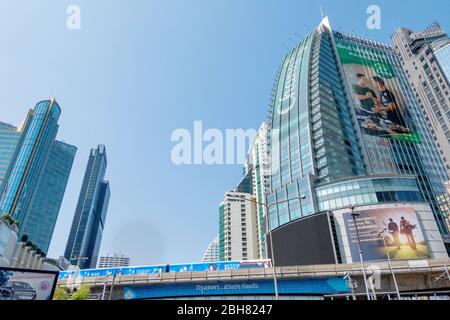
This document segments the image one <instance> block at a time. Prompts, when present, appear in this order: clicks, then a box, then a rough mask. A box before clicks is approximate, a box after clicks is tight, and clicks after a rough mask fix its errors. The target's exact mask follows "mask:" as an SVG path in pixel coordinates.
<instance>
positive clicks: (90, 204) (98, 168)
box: [64, 145, 110, 269]
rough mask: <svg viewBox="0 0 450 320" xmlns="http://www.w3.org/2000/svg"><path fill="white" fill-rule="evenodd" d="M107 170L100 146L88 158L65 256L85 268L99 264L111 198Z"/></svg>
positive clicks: (101, 146)
mask: <svg viewBox="0 0 450 320" xmlns="http://www.w3.org/2000/svg"><path fill="white" fill-rule="evenodd" d="M106 167H107V158H106V150H105V146H103V145H99V146H98V147H97V148H96V149H92V150H91V153H90V155H89V161H88V164H87V168H86V172H85V175H84V179H83V185H82V187H81V192H80V196H79V198H78V204H77V208H76V211H75V216H74V219H73V222H72V227H71V229H70V234H69V239H68V242H67V246H66V250H65V254H64V256H65V258H66V259H67V260H69V261H70V262H71V263H72V264H76V265H78V266H79V267H80V268H83V269H85V268H95V266H96V265H97V259H98V253H99V250H100V244H101V240H102V236H103V228H104V226H105V220H106V214H107V211H108V204H109V198H110V189H109V182H108V181H105V173H106Z"/></svg>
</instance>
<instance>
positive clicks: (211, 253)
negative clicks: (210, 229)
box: [202, 236, 220, 263]
mask: <svg viewBox="0 0 450 320" xmlns="http://www.w3.org/2000/svg"><path fill="white" fill-rule="evenodd" d="M218 261H220V254H219V236H217V237H216V238H214V240H213V241H211V242H210V244H209V245H208V248H207V249H206V251H205V253H204V254H203V258H202V262H205V263H207V262H218Z"/></svg>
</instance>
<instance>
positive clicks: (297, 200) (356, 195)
mask: <svg viewBox="0 0 450 320" xmlns="http://www.w3.org/2000/svg"><path fill="white" fill-rule="evenodd" d="M422 117H423V115H422V114H421V112H420V108H419V106H418V104H417V102H416V101H415V99H414V96H413V94H412V91H411V89H410V87H409V86H408V83H407V79H406V76H405V74H404V72H403V70H402V67H401V63H400V60H399V57H398V56H397V55H396V53H395V52H394V51H393V50H392V49H391V47H389V46H387V45H384V44H382V43H378V42H374V41H370V40H365V39H360V38H357V37H354V36H351V35H344V34H341V33H338V32H333V31H332V30H331V28H330V25H329V22H328V19H327V18H325V19H324V20H323V21H322V23H321V24H320V26H319V27H318V28H317V29H316V30H314V31H313V32H312V33H311V34H310V35H308V36H307V37H306V38H305V39H304V40H303V41H302V42H301V43H299V44H298V45H297V46H296V47H295V48H294V49H292V50H291V51H290V52H289V53H288V54H287V56H286V58H285V59H284V61H283V64H282V66H281V68H280V71H279V74H278V76H277V81H276V85H275V88H274V92H273V101H272V104H271V115H270V117H269V125H270V150H271V167H272V176H271V188H270V192H269V194H268V195H267V203H268V205H269V208H270V210H269V225H270V228H271V230H278V231H279V230H281V229H283V228H284V227H287V228H286V230H287V229H288V228H291V227H292V224H294V223H296V222H301V221H303V220H305V219H306V218H307V217H310V216H313V215H314V214H318V213H323V212H330V211H333V210H339V209H342V208H350V207H355V206H368V205H379V204H396V203H402V204H404V203H406V204H407V203H427V204H428V205H429V206H430V207H431V211H432V214H433V215H434V218H435V220H436V222H437V225H438V228H439V231H440V233H441V234H442V235H444V236H446V235H447V233H448V229H447V223H446V221H445V217H446V213H444V212H441V211H440V210H439V206H438V204H437V201H436V197H437V196H439V195H440V194H442V193H444V192H445V189H444V185H443V182H444V181H446V180H448V175H447V172H446V170H445V166H444V164H443V162H442V160H441V158H440V156H439V153H438V150H437V148H436V145H435V144H434V142H433V140H432V138H431V135H430V132H429V129H428V128H427V127H426V126H425V125H424V121H423V118H422ZM328 220H329V223H328V225H329V226H330V232H329V233H330V243H331V244H332V245H333V246H335V247H339V245H340V244H341V242H342V241H340V240H339V239H338V238H339V236H343V235H344V233H345V232H344V231H342V230H339V228H337V230H336V229H334V228H333V225H334V223H335V221H332V220H333V216H331V218H329V219H328ZM309 221H311V220H309ZM297 233H298V232H297ZM282 234H283V232H278V236H277V239H276V240H277V241H278V242H279V243H280V244H282V243H283V241H285V244H284V247H283V249H282V251H283V250H285V248H286V246H288V245H290V246H295V245H296V244H292V243H290V242H292V239H293V238H292V237H291V236H288V235H286V236H285V237H284V238H283V236H282ZM274 239H275V235H274ZM288 242H289V243H288ZM441 242H442V240H441ZM316 249H317V250H320V249H321V248H320V246H318V247H317V248H316ZM342 250H344V249H343V248H341V251H342ZM337 251H339V250H337ZM334 256H335V259H334V260H335V261H337V262H340V261H342V259H341V257H340V253H339V252H337V253H336V252H335V253H334ZM344 260H345V259H344Z"/></svg>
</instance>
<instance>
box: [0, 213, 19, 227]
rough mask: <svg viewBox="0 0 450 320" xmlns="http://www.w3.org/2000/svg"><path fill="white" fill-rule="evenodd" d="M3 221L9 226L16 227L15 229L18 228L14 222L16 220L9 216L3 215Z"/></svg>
mask: <svg viewBox="0 0 450 320" xmlns="http://www.w3.org/2000/svg"><path fill="white" fill-rule="evenodd" d="M2 218H3V220H4V221H6V222H7V223H8V224H9V225H10V226H13V225H16V226H17V227H19V224H18V223H17V222H16V220H14V218H13V217H12V216H11V215H10V214H7V215H4V216H2Z"/></svg>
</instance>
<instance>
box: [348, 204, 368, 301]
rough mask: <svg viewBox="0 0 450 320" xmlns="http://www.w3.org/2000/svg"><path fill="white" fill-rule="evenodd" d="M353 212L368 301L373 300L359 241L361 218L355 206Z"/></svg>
mask: <svg viewBox="0 0 450 320" xmlns="http://www.w3.org/2000/svg"><path fill="white" fill-rule="evenodd" d="M351 210H352V213H351V215H352V218H353V223H354V225H355V231H356V240H357V242H358V251H359V260H360V262H361V267H362V273H363V278H364V287H365V288H366V294H367V300H371V299H370V293H369V287H368V286H367V277H366V267H365V265H364V259H363V254H362V249H361V242H360V240H359V231H358V224H357V223H356V218H357V217H359V213H357V212H355V207H353V206H352V207H351Z"/></svg>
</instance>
